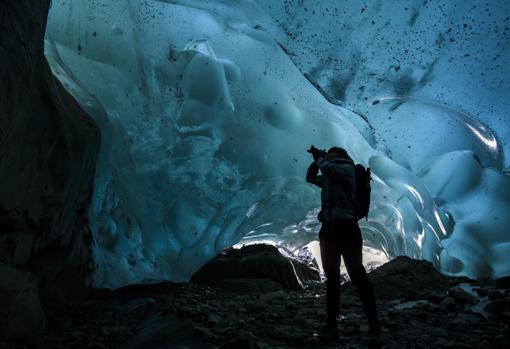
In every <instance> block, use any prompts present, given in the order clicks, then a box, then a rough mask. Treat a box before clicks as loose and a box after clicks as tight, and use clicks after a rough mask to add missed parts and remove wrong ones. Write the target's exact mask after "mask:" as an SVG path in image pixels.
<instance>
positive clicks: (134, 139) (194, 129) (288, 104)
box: [45, 0, 510, 287]
mask: <svg viewBox="0 0 510 349" xmlns="http://www.w3.org/2000/svg"><path fill="white" fill-rule="evenodd" d="M270 3H274V2H270V1H262V0H260V1H250V0H243V1H236V2H229V1H221V0H215V1H213V0H210V1H206V0H201V1H198V0H168V1H156V0H145V1H133V0H119V1H109V0H87V1H78V0H66V1H63V0H54V1H53V3H52V7H51V9H50V13H49V18H48V26H47V32H46V40H45V52H46V57H47V59H48V61H49V63H50V66H51V67H52V70H53V72H54V74H55V75H56V76H57V77H58V78H59V79H60V80H61V81H62V82H63V84H64V86H65V87H66V88H67V89H68V90H69V91H70V93H71V94H73V96H74V97H75V98H76V99H77V100H78V101H79V102H80V104H81V105H82V106H83V107H84V109H85V110H86V111H87V112H88V113H89V114H90V115H91V116H92V117H93V118H94V119H95V120H96V122H97V123H98V125H99V127H100V129H101V134H102V135H101V137H102V139H101V140H102V144H101V153H100V155H99V159H98V164H97V170H96V177H95V187H94V193H93V197H92V201H91V206H90V209H89V216H90V228H91V232H92V237H93V260H94V263H95V268H94V273H93V285H94V286H100V287H119V286H122V285H125V284H129V283H134V282H140V281H143V280H146V279H169V280H175V281H183V280H187V279H188V278H189V277H190V276H191V275H192V273H193V272H194V271H196V270H197V269H198V268H199V267H200V266H201V265H202V264H203V263H205V262H206V261H207V260H209V259H210V258H212V257H213V256H214V255H215V254H216V253H217V252H218V251H219V250H221V249H224V248H226V247H229V246H232V245H234V244H236V243H238V242H239V241H241V242H246V243H248V242H253V241H265V242H271V243H275V244H278V245H281V246H284V247H285V248H287V249H289V250H291V251H297V250H299V249H300V248H301V247H302V246H305V245H306V244H308V243H309V242H310V241H313V240H315V239H316V234H317V231H318V228H319V223H318V222H317V220H316V214H317V211H318V206H319V205H320V202H319V195H318V192H317V190H316V189H315V188H313V187H311V186H310V185H308V184H307V183H306V182H305V181H304V174H305V172H306V168H307V166H308V164H309V162H310V160H311V159H310V156H309V154H308V153H307V152H306V149H307V148H308V147H309V146H310V144H315V145H316V146H319V147H322V148H326V147H329V146H331V145H338V146H342V147H345V148H346V149H347V150H348V151H349V152H350V153H351V154H352V156H353V158H354V159H355V160H356V161H357V162H360V163H362V164H364V165H367V166H370V167H371V168H372V172H373V175H374V181H373V194H372V201H373V203H372V207H371V212H370V214H369V219H368V221H360V225H361V227H362V231H363V235H364V238H365V244H366V245H367V246H369V247H373V248H377V249H379V250H382V251H383V252H384V253H385V254H387V255H388V256H389V257H393V256H396V255H399V254H406V255H409V256H412V257H415V258H425V259H427V260H429V261H431V262H433V263H434V265H435V266H436V267H437V268H438V269H440V270H441V271H443V272H445V273H450V274H456V275H469V276H501V275H506V274H510V264H509V263H507V262H506V261H507V258H508V257H507V256H508V254H509V253H510V232H509V230H508V229H507V228H506V227H508V226H509V223H510V217H509V216H508V215H507V214H506V213H507V211H508V208H509V207H510V177H509V176H508V173H507V172H505V171H504V170H503V168H504V163H505V162H504V160H505V159H504V156H503V149H502V146H501V145H500V142H499V141H498V137H496V135H495V134H494V132H493V131H491V129H490V128H488V127H487V126H485V124H484V123H481V122H478V121H476V120H475V119H473V118H472V117H470V116H469V115H467V114H466V113H464V112H460V111H456V110H454V109H453V108H451V107H448V106H445V105H444V100H440V101H439V102H440V103H436V102H431V100H430V98H429V97H430V96H426V97H427V98H429V99H425V98H419V97H420V96H419V94H418V96H415V95H413V96H408V97H384V98H381V97H378V96H380V95H382V94H378V95H375V96H374V98H373V99H371V100H370V104H368V105H367V107H366V111H364V113H365V114H366V117H364V118H362V117H360V116H359V112H357V111H355V110H349V109H348V108H346V107H342V106H340V105H339V104H341V103H337V104H333V103H330V101H331V99H330V101H328V100H327V99H326V98H325V96H324V95H323V94H322V93H324V91H322V93H321V92H320V91H319V90H318V89H317V88H316V87H315V86H314V85H313V84H312V83H311V82H310V81H309V80H308V79H307V78H306V77H305V76H304V74H303V73H302V72H301V71H300V70H299V69H298V67H297V66H296V65H295V63H296V61H300V60H302V59H304V58H306V57H307V54H304V53H302V52H306V47H307V46H306V41H303V42H302V45H303V46H299V45H300V43H299V42H293V43H292V45H294V48H295V52H297V53H298V55H297V56H296V54H290V53H289V51H288V50H287V49H283V48H282V47H281V46H280V45H279V44H278V42H277V41H276V40H275V38H276V39H280V38H282V37H283V36H284V30H283V29H282V27H284V24H285V23H283V24H282V22H284V21H285V19H284V18H285V17H284V16H282V17H279V18H280V19H279V20H278V17H275V16H276V14H277V13H278V12H277V10H278V6H274V8H273V10H271V7H270V6H269V4H270ZM326 3H327V2H315V3H314V6H316V8H320V9H321V10H322V11H324V9H325V7H324V6H325V4H326ZM352 3H357V2H354V1H353V2H352ZM380 4H382V2H380ZM296 6H298V5H296ZM333 7H334V6H333ZM333 7H331V8H333ZM271 11H273V12H271ZM337 19H338V20H340V21H345V23H347V24H348V23H349V21H351V20H352V19H350V18H348V17H342V16H340V17H338V18H337ZM289 21H290V20H289ZM330 24H331V25H333V23H330ZM322 25H325V24H324V23H320V22H317V24H314V26H315V27H314V26H312V28H307V29H306V30H307V31H314V30H315V34H316V35H323V36H328V35H329V32H328V31H327V30H326V31H324V28H323V27H321V26H322ZM342 30H343V31H344V32H345V33H344V34H345V35H347V34H349V33H354V32H356V30H355V29H354V28H353V27H352V26H351V25H347V26H344V28H343V29H342ZM429 34H430V33H428V32H423V33H422V35H429ZM360 35H361V37H363V33H358V34H357V36H360ZM291 41H292V40H287V41H286V43H285V44H287V43H290V42H291ZM343 44H344V45H347V49H349V45H348V43H345V42H344V43H343ZM378 49H379V50H381V51H383V50H384V47H381V48H378ZM335 50H338V51H342V47H336V48H335ZM505 52H507V51H505ZM301 53H302V54H301ZM505 54H506V53H505ZM374 57H375V58H374V60H373V61H369V62H365V64H366V65H367V66H370V65H374V64H376V63H377V62H376V61H375V59H376V57H377V55H374ZM291 58H292V59H291ZM321 58H324V57H321ZM296 64H298V65H299V62H298V63H296ZM452 74H453V73H452ZM450 78H451V79H455V76H452V77H450ZM430 79H431V80H430V81H429V82H428V84H429V85H431V86H434V83H435V81H436V80H434V78H433V77H431V78H430ZM363 83H364V84H366V85H367V86H375V85H370V84H371V83H372V82H371V81H370V80H369V79H367V81H364V82H363ZM441 83H444V81H443V80H441ZM374 84H375V82H374ZM459 84H462V82H455V86H456V87H458V86H459ZM383 92H385V91H383ZM459 103H460V102H459ZM351 104H352V103H351ZM460 105H461V106H462V104H460ZM499 106H500V107H501V105H499ZM507 110H508V109H507ZM507 110H506V111H507ZM367 120H368V122H369V123H368V122H367ZM500 123H501V122H500ZM502 123H503V124H505V125H508V123H507V122H506V120H504V122H502ZM487 124H488V123H487ZM502 132H503V133H501V134H500V136H501V135H503V136H504V137H506V133H505V132H507V130H503V131H502ZM505 139H506V138H505Z"/></svg>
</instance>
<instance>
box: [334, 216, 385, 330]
mask: <svg viewBox="0 0 510 349" xmlns="http://www.w3.org/2000/svg"><path fill="white" fill-rule="evenodd" d="M347 230H348V231H347ZM342 236H343V239H342V245H341V251H342V256H343V257H344V263H345V267H346V269H347V273H348V274H349V277H350V278H351V281H352V283H353V284H354V285H355V286H356V288H357V289H358V293H359V297H360V300H361V304H362V305H363V310H364V311H365V315H366V316H367V319H368V324H369V326H370V332H372V333H376V332H379V321H378V319H377V307H376V303H375V295H374V290H373V288H372V285H371V284H370V281H369V280H368V277H367V272H366V270H365V267H364V266H363V257H362V247H363V240H362V238H361V231H360V229H359V226H358V223H357V222H354V221H353V222H349V223H346V231H344V232H343V234H342Z"/></svg>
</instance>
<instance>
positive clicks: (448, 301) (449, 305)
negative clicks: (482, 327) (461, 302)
mask: <svg viewBox="0 0 510 349" xmlns="http://www.w3.org/2000/svg"><path fill="white" fill-rule="evenodd" d="M457 304H458V303H457V302H455V300H454V299H453V298H452V297H446V298H445V299H443V300H442V301H441V303H439V305H440V306H441V307H443V308H444V309H447V310H449V311H454V310H455V309H456V308H457Z"/></svg>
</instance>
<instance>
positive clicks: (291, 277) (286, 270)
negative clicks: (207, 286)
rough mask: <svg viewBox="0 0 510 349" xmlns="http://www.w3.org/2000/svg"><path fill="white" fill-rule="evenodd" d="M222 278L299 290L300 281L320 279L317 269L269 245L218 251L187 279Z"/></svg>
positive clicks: (193, 280) (207, 279) (206, 281)
mask: <svg viewBox="0 0 510 349" xmlns="http://www.w3.org/2000/svg"><path fill="white" fill-rule="evenodd" d="M226 279H271V280H273V281H276V282H277V283H279V284H281V285H282V286H283V287H284V288H285V289H289V290H297V289H302V287H303V285H302V282H303V281H307V280H320V276H319V272H318V271H317V270H315V269H313V268H311V267H308V266H307V265H305V264H304V263H300V262H299V261H297V260H292V259H290V258H287V257H285V256H283V255H282V254H281V253H280V252H279V251H278V249H277V248H276V247H274V246H270V245H262V244H260V245H249V246H244V247H243V248H241V249H230V250H227V251H226V252H222V253H220V254H219V255H218V256H216V257H215V258H214V259H213V260H211V261H210V262H208V263H207V264H205V265H204V266H203V267H202V268H201V269H200V270H199V271H197V272H196V273H195V274H194V275H193V277H192V278H191V281H192V282H202V283H215V282H220V281H221V280H226Z"/></svg>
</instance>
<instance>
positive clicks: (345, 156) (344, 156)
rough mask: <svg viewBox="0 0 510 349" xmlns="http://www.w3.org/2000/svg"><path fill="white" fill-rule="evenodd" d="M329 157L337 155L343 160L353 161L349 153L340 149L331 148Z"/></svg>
mask: <svg viewBox="0 0 510 349" xmlns="http://www.w3.org/2000/svg"><path fill="white" fill-rule="evenodd" d="M328 155H336V156H338V157H340V158H342V159H347V160H352V159H351V157H350V156H349V154H348V153H347V151H346V150H345V149H344V148H340V147H331V148H329V150H328Z"/></svg>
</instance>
